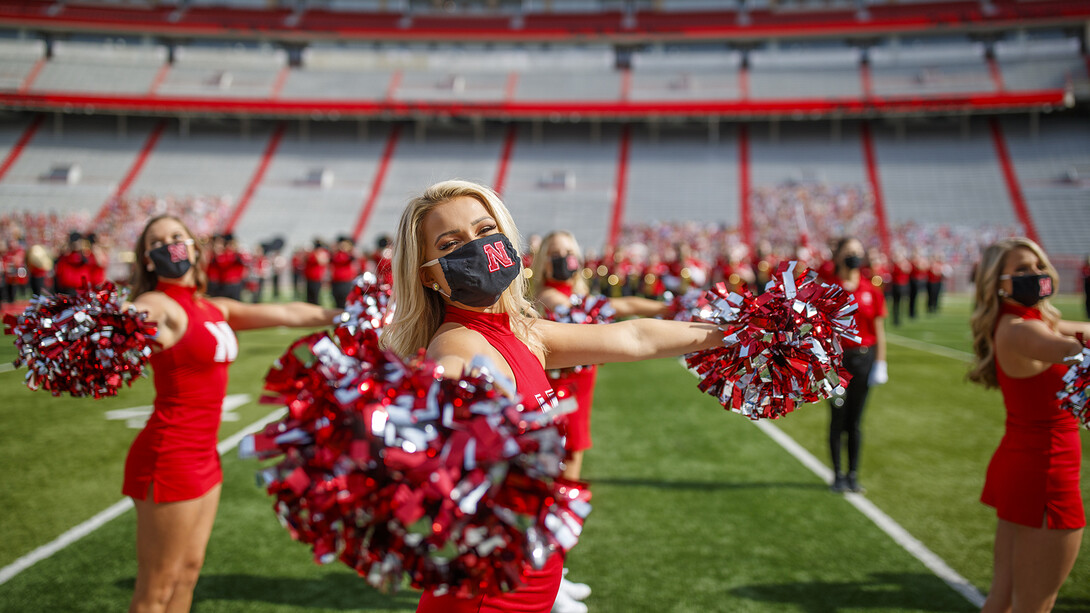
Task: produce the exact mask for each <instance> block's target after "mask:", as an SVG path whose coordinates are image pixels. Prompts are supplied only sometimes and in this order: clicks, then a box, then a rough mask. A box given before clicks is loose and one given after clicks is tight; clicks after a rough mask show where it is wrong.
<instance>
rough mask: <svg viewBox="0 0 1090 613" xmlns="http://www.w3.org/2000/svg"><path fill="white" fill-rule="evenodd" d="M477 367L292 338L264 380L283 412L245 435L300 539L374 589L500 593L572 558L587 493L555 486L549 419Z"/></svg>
mask: <svg viewBox="0 0 1090 613" xmlns="http://www.w3.org/2000/svg"><path fill="white" fill-rule="evenodd" d="M504 385H505V384H504V383H502V382H501V381H500V380H499V379H498V378H497V377H495V376H494V375H492V374H491V373H490V370H489V367H488V366H487V365H484V364H481V363H474V366H473V367H472V368H471V369H470V370H469V372H467V373H466V374H464V375H463V376H461V377H460V378H458V379H449V378H443V376H442V370H441V369H438V368H437V367H436V366H435V365H434V364H433V363H429V362H426V361H423V360H419V361H414V362H404V361H402V360H400V359H399V358H398V357H397V356H395V355H393V354H392V353H390V352H388V351H384V350H382V349H381V348H380V347H379V345H378V334H377V332H376V331H375V330H371V329H363V330H361V331H360V332H359V333H357V334H355V335H353V334H351V333H350V332H349V331H348V330H347V329H345V328H338V329H337V330H335V332H334V336H333V337H330V336H327V335H325V334H315V335H311V336H308V337H306V338H303V339H301V340H300V341H298V342H296V343H295V344H294V345H293V346H292V347H291V348H290V349H289V350H288V352H287V353H285V354H284V356H282V357H281V358H280V359H279V360H278V361H277V363H276V364H275V365H274V367H273V369H272V371H271V372H270V373H269V375H268V378H267V379H266V388H267V389H268V390H269V391H270V392H272V393H273V395H274V398H271V399H269V400H272V401H277V402H284V403H285V404H286V405H287V408H288V415H287V416H286V417H285V418H284V419H283V420H282V421H280V422H277V423H274V424H270V425H269V426H268V427H266V429H265V431H264V432H263V433H261V434H257V435H254V436H252V437H249V438H248V439H246V440H245V441H244V443H243V445H242V447H241V448H240V449H241V451H240V453H241V454H242V455H243V457H247V456H256V457H261V458H272V457H279V458H281V459H280V461H279V463H278V464H277V465H275V466H272V467H270V468H267V469H265V470H264V471H262V472H261V473H260V476H261V478H262V480H263V482H264V483H265V484H266V485H267V487H268V491H269V493H270V494H272V495H274V496H275V497H276V504H275V509H276V512H277V514H278V515H279V517H280V519H281V521H282V523H283V524H284V526H285V527H286V528H287V529H288V531H289V532H290V533H291V535H292V537H293V538H295V539H296V540H299V541H301V542H303V543H306V544H308V545H310V546H311V547H312V549H313V551H314V556H315V559H316V560H317V561H319V562H321V563H328V562H332V561H334V560H337V559H339V560H341V561H342V562H344V563H345V564H347V565H349V566H351V567H352V568H354V569H355V570H356V571H357V572H358V573H359V574H360V575H361V576H362V577H364V578H366V580H367V581H368V582H369V583H370V584H371V585H373V586H375V587H378V588H380V589H397V587H398V586H399V585H400V584H401V582H402V579H403V577H407V578H408V580H409V583H410V584H411V585H412V586H413V587H415V588H419V589H437V590H440V591H449V592H453V593H456V594H459V595H463V596H468V595H472V594H482V593H483V594H495V593H500V592H503V591H509V590H512V589H514V588H516V587H518V586H519V585H520V577H521V576H522V574H523V571H524V570H525V569H527V568H541V567H542V566H543V565H544V564H545V561H546V559H547V558H548V556H549V555H551V554H552V553H553V552H554V551H557V550H563V551H567V550H569V549H570V548H571V547H573V546H574V545H575V543H576V541H577V539H578V537H579V533H580V532H581V530H582V524H583V521H584V519H585V518H586V516H587V513H589V511H590V504H589V502H588V501H589V498H590V493H589V491H588V490H587V489H586V487H585V486H584V485H583V484H581V483H577V482H572V481H565V480H563V479H561V478H559V476H558V475H559V473H560V461H561V459H562V458H563V457H564V448H563V444H562V440H561V436H560V434H559V433H558V432H557V429H556V426H555V424H554V423H553V416H552V414H551V411H549V410H548V409H542V408H539V407H538V406H537V403H536V402H535V403H534V406H521V405H519V404H518V403H517V402H515V401H513V400H511V399H510V398H509V397H508V396H507V395H506V394H505V393H504V387H503V386H504Z"/></svg>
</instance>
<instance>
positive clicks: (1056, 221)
mask: <svg viewBox="0 0 1090 613" xmlns="http://www.w3.org/2000/svg"><path fill="white" fill-rule="evenodd" d="M1003 134H1004V136H1005V137H1006V141H1007V147H1008V149H1009V150H1010V155H1011V159H1012V160H1013V162H1014V167H1015V169H1016V170H1017V174H1018V180H1019V183H1020V184H1021V186H1022V193H1023V195H1024V196H1025V199H1026V205H1027V206H1028V207H1029V210H1030V214H1031V215H1032V218H1033V220H1034V223H1035V225H1036V227H1037V233H1038V234H1039V235H1040V237H1041V240H1042V241H1043V243H1044V244H1045V245H1047V246H1048V248H1049V250H1051V251H1052V252H1053V253H1069V254H1075V255H1082V256H1085V255H1086V252H1087V251H1090V242H1088V241H1087V239H1086V229H1087V228H1090V126H1087V123H1086V120H1085V118H1083V119H1078V118H1055V119H1049V120H1042V121H1041V122H1040V127H1039V133H1038V134H1037V135H1036V136H1035V135H1033V133H1032V132H1031V128H1030V124H1029V122H1028V121H1026V120H1025V119H1024V118H1021V119H1011V120H1007V121H1004V122H1003ZM1065 283H1066V280H1065ZM1068 289H1070V287H1068Z"/></svg>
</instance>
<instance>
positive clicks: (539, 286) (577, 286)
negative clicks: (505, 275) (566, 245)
mask: <svg viewBox="0 0 1090 613" xmlns="http://www.w3.org/2000/svg"><path fill="white" fill-rule="evenodd" d="M560 236H566V237H568V238H569V239H570V240H571V242H572V244H573V245H575V257H577V258H579V261H580V262H582V261H583V250H582V249H580V248H579V241H577V240H575V236H574V235H573V234H572V233H571V232H568V231H567V230H556V231H553V232H549V233H548V234H546V235H545V238H543V239H541V245H539V246H538V248H537V252H536V253H534V261H533V264H531V265H530V272H531V273H532V274H531V275H530V296H531V297H532V298H533V300H535V301H536V300H537V299H538V298H539V297H540V296H541V292H542V290H543V289H544V288H545V261H546V260H545V258H546V257H547V254H548V253H549V248H550V247H552V246H553V242H554V241H555V240H556V239H557V237H560ZM582 273H583V271H581V270H577V271H575V272H574V273H573V274H574V275H575V283H574V284H573V285H572V293H573V294H576V295H579V296H585V295H587V293H588V292H590V288H589V287H587V281H586V279H584V278H583V274H582Z"/></svg>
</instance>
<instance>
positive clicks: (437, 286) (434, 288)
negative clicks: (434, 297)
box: [431, 282, 439, 291]
mask: <svg viewBox="0 0 1090 613" xmlns="http://www.w3.org/2000/svg"><path fill="white" fill-rule="evenodd" d="M431 288H432V289H433V290H435V291H439V284H438V283H435V282H433V283H432V284H431Z"/></svg>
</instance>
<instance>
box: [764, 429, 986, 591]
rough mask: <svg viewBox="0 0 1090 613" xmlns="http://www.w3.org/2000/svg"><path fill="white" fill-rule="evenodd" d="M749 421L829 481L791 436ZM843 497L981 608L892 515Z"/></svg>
mask: <svg viewBox="0 0 1090 613" xmlns="http://www.w3.org/2000/svg"><path fill="white" fill-rule="evenodd" d="M753 424H754V425H756V426H757V427H758V428H760V429H761V431H762V432H764V433H765V434H767V435H768V436H769V438H771V439H772V440H774V441H776V442H777V443H778V444H779V445H780V447H783V448H784V450H786V451H787V453H790V454H791V455H792V456H794V457H795V459H796V460H798V461H799V462H801V463H802V465H803V466H805V467H806V468H809V469H810V471H811V472H813V473H814V474H816V475H817V476H818V477H820V478H821V479H822V480H823V481H825V482H830V481H832V479H833V471H832V470H831V469H829V468H828V467H827V466H825V465H824V464H822V463H821V461H820V460H818V459H817V458H815V457H814V455H813V454H811V453H810V452H809V451H807V450H806V449H804V448H803V447H802V445H799V444H798V443H797V442H795V439H793V438H791V437H790V436H788V435H787V434H785V433H784V431H783V430H780V429H779V428H777V427H776V426H775V425H773V424H771V423H768V421H767V420H764V419H760V420H757V421H754V422H753ZM844 498H846V499H847V500H848V502H849V503H851V505H852V506H853V507H855V508H856V509H858V510H859V512H860V513H862V514H863V515H866V516H867V518H868V519H870V520H871V521H872V522H874V524H875V525H876V526H878V527H879V528H881V529H882V532H885V533H886V534H888V535H889V536H890V538H892V539H893V540H894V542H896V543H897V544H898V545H900V546H901V547H903V548H904V549H905V551H907V552H908V553H910V554H912V556H913V557H915V558H916V559H917V560H919V561H920V562H923V565H924V566H926V567H927V568H928V569H930V570H931V572H933V573H935V576H937V577H938V578H939V579H942V580H943V582H945V583H946V585H949V586H950V588H951V589H953V590H954V591H955V592H957V593H959V594H961V595H962V596H964V597H965V599H966V600H968V601H969V602H970V603H972V605H973V606H975V607H981V606H983V605H984V595H983V594H981V593H980V591H979V590H977V589H976V587H975V586H974V585H973V584H972V583H969V581H968V580H966V579H965V577H962V576H961V575H959V574H958V572H957V571H956V570H954V569H952V568H950V567H949V566H948V565H947V564H946V562H944V561H943V559H942V558H940V557H939V556H938V555H936V554H935V552H933V551H931V550H930V549H928V548H927V546H926V545H924V544H923V543H921V542H920V541H919V540H918V539H917V538H916V537H914V536H912V535H911V534H909V532H908V531H907V530H905V529H904V528H903V527H901V525H900V524H898V523H897V522H896V521H894V520H893V518H892V517H890V516H889V515H886V514H885V513H884V512H882V510H881V509H879V508H878V507H877V506H875V504H874V503H873V502H871V501H869V500H867V499H866V498H865V497H864V496H863V495H861V494H853V493H850V492H849V493H847V494H845V495H844Z"/></svg>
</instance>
